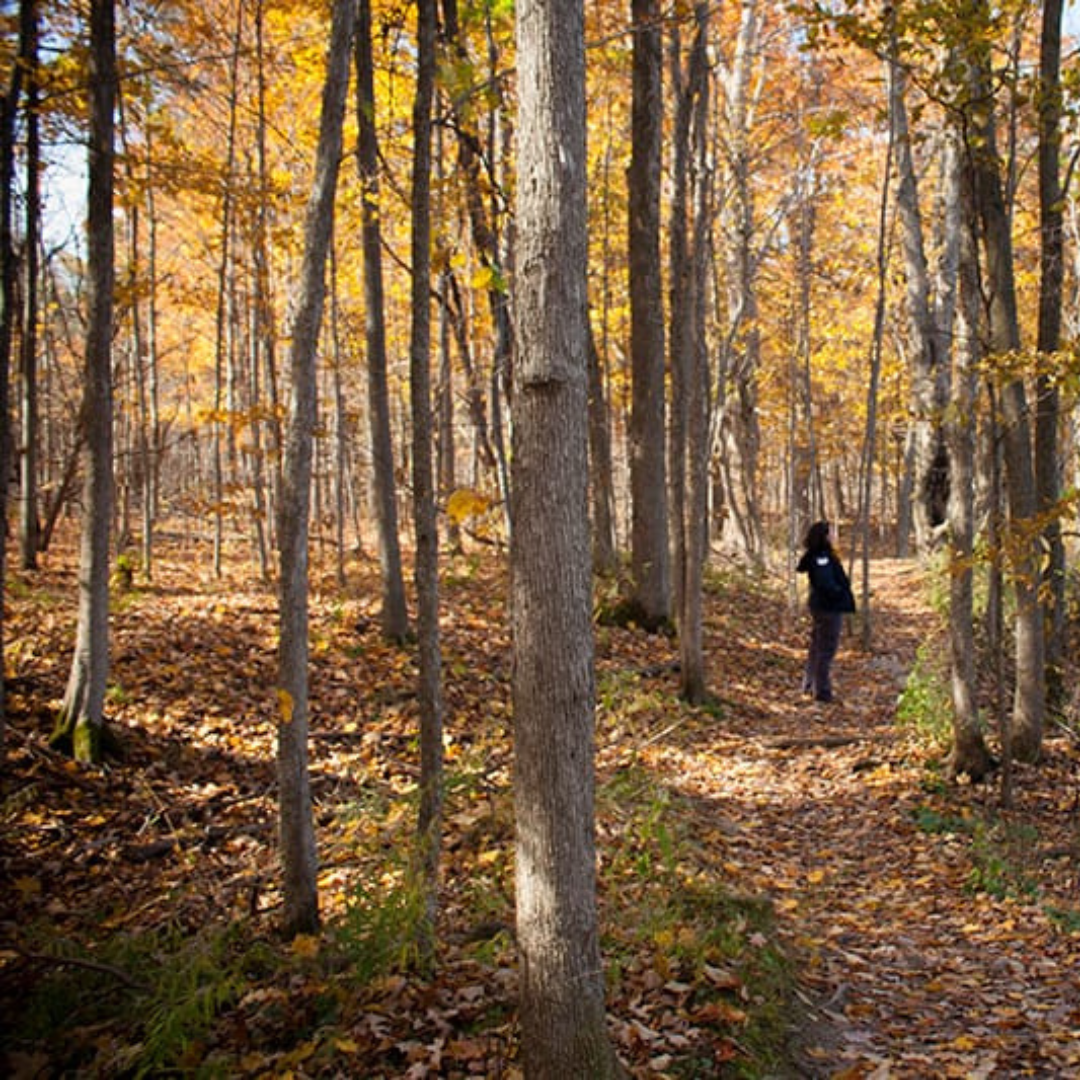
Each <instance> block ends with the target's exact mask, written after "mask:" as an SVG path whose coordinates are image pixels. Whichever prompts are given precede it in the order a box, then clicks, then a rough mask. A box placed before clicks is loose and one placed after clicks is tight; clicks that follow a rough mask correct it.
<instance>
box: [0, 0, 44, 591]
mask: <svg viewBox="0 0 1080 1080" xmlns="http://www.w3.org/2000/svg"><path fill="white" fill-rule="evenodd" d="M20 22H21V27H20V39H21V40H20V53H21V56H20V61H19V62H20V63H25V64H26V66H27V69H28V71H29V74H28V76H27V79H26V110H25V112H26V238H25V241H24V251H25V267H26V270H25V273H24V274H23V281H24V283H25V286H24V288H25V293H26V303H25V305H24V307H23V311H24V315H23V332H22V363H21V364H20V374H21V384H22V387H21V390H22V392H21V394H20V406H21V411H22V417H21V419H22V422H21V424H20V429H21V437H22V460H21V466H22V468H21V481H22V489H21V491H20V496H21V500H22V512H21V514H20V528H19V547H20V552H21V561H22V566H23V569H24V570H32V569H33V568H34V567H35V566H37V554H38V542H39V537H38V532H39V523H38V505H37V504H38V488H37V469H38V461H37V451H38V398H37V393H38V386H37V383H38V379H37V351H38V332H37V331H38V245H39V242H40V232H41V228H40V226H41V192H40V175H41V123H40V117H39V115H38V113H39V102H40V97H41V94H40V90H39V87H38V9H37V4H36V2H35V0H23V2H22V4H21V6H20ZM3 475H4V476H5V477H6V475H7V474H6V473H5V474H3ZM5 482H6V480H5ZM0 535H2V534H0Z"/></svg>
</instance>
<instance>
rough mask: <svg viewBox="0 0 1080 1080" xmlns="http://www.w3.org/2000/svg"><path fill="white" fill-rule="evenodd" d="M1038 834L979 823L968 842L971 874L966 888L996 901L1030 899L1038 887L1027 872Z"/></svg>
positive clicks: (1028, 828)
mask: <svg viewBox="0 0 1080 1080" xmlns="http://www.w3.org/2000/svg"><path fill="white" fill-rule="evenodd" d="M1037 840H1038V833H1037V832H1036V831H1035V829H1034V828H1032V827H1031V826H1030V825H1025V824H1020V823H1010V822H1007V821H998V822H990V823H988V822H984V821H980V822H978V823H977V826H976V828H975V831H974V835H973V837H972V841H971V862H972V866H971V872H970V873H969V874H968V880H967V887H968V890H969V891H970V892H982V893H986V894H987V895H988V896H992V897H994V898H995V899H997V900H1003V899H1004V898H1005V897H1007V896H1023V897H1031V896H1034V895H1035V894H1036V893H1037V892H1038V885H1037V884H1036V882H1035V879H1034V877H1033V876H1032V875H1031V873H1029V870H1028V865H1029V863H1030V860H1031V853H1032V852H1033V851H1035V850H1036V846H1037V844H1036V842H1037Z"/></svg>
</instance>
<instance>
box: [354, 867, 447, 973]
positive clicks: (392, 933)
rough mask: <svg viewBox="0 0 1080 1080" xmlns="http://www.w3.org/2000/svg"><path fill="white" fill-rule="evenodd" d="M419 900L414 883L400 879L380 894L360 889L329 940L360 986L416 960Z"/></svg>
mask: <svg viewBox="0 0 1080 1080" xmlns="http://www.w3.org/2000/svg"><path fill="white" fill-rule="evenodd" d="M426 917H427V910H426V904H425V898H424V893H423V890H422V888H421V887H420V886H419V883H415V882H413V881H412V880H411V879H410V877H409V876H408V875H405V874H402V875H400V876H399V877H398V879H397V880H396V881H393V882H390V883H387V882H386V881H385V880H384V882H383V884H382V887H381V888H373V889H368V888H366V887H363V886H360V887H358V888H357V890H356V892H355V893H354V895H353V898H352V901H351V903H350V904H349V906H348V909H347V910H346V912H345V915H344V917H343V918H342V920H341V921H340V922H339V923H338V924H337V925H336V926H335V927H334V929H333V937H334V939H335V943H336V945H337V948H338V949H339V950H340V952H341V953H342V954H343V955H344V956H345V957H347V958H348V961H349V963H350V965H351V967H352V971H353V974H354V976H355V977H356V979H357V980H358V982H359V983H360V984H361V985H363V984H366V983H369V982H371V981H372V980H374V979H376V978H378V977H379V976H380V975H385V974H388V973H389V972H392V971H404V970H408V969H410V968H413V967H414V966H415V965H416V964H417V963H418V962H419V961H420V959H421V957H420V941H421V929H422V925H423V920H424V919H425V918H426Z"/></svg>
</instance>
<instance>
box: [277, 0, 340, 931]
mask: <svg viewBox="0 0 1080 1080" xmlns="http://www.w3.org/2000/svg"><path fill="white" fill-rule="evenodd" d="M355 23H356V3H355V0H335V4H334V12H333V26H332V29H331V38H330V51H329V55H328V57H327V70H326V85H325V87H324V88H323V99H322V117H321V120H320V125H319V146H318V151H317V158H316V164H315V183H314V188H313V190H312V193H311V199H310V202H309V203H308V211H307V221H306V224H305V230H304V261H303V266H302V269H301V280H300V297H299V302H298V304H297V311H296V320H295V323H294V325H293V337H292V355H291V357H290V364H289V368H290V373H291V383H292V407H291V410H290V415H289V429H288V438H287V440H286V447H285V466H284V470H283V487H282V499H281V518H280V522H279V529H278V535H279V540H280V560H281V584H280V605H281V609H280V625H281V641H280V644H279V652H278V693H279V696H280V702H281V715H280V717H279V721H278V785H279V789H280V791H279V799H280V804H279V829H280V843H281V858H282V869H283V894H284V906H285V910H284V918H283V923H284V931H285V933H286V935H288V936H290V937H292V936H295V935H296V934H301V933H312V932H314V931H315V930H316V929H317V928H318V925H319V901H318V887H317V882H316V872H317V854H316V848H315V824H314V821H313V819H312V810H311V786H310V784H311V782H310V777H309V774H308V746H307V741H308V722H309V721H308V710H309V703H308V529H309V526H308V519H309V515H310V506H311V461H312V445H313V442H314V432H315V421H316V387H317V379H316V349H317V347H318V342H319V328H320V325H321V322H322V311H323V302H324V299H325V295H326V262H327V255H328V252H329V249H330V238H331V235H332V232H333V221H334V193H335V191H336V189H337V178H338V166H339V162H340V160H341V145H342V123H343V120H344V114H345V99H346V95H347V93H348V87H349V50H350V47H351V44H352V35H353V29H354V27H355Z"/></svg>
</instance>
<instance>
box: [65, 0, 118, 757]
mask: <svg viewBox="0 0 1080 1080" xmlns="http://www.w3.org/2000/svg"><path fill="white" fill-rule="evenodd" d="M89 76H90V155H89V193H88V197H87V289H88V292H89V295H88V298H87V301H88V313H89V316H88V323H87V335H86V365H85V375H84V379H85V381H84V396H83V410H82V424H83V426H84V428H85V431H86V462H85V467H86V473H85V481H84V494H83V500H84V508H83V513H84V515H85V516H84V518H83V526H82V543H81V547H80V552H79V612H78V619H77V622H76V630H75V653H74V656H73V657H72V664H71V673H70V675H69V676H68V683H67V689H66V691H65V693H64V700H63V703H62V705H61V707H60V715H59V718H58V721H57V726H56V729H55V731H54V733H53V737H52V741H53V743H54V745H58V746H63V747H64V748H68V747H70V749H71V752H72V753H73V754H74V756H75V758H76V759H77V760H79V761H90V762H93V761H98V760H100V758H101V755H102V751H103V736H104V727H105V718H104V705H105V684H106V680H107V678H108V673H109V535H110V529H111V526H112V510H113V472H112V333H113V278H114V269H113V253H114V247H115V237H114V230H113V174H114V162H115V148H114V128H115V120H114V112H115V107H116V94H117V80H116V22H115V10H114V2H113V0H92V3H91V5H90V69H89Z"/></svg>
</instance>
